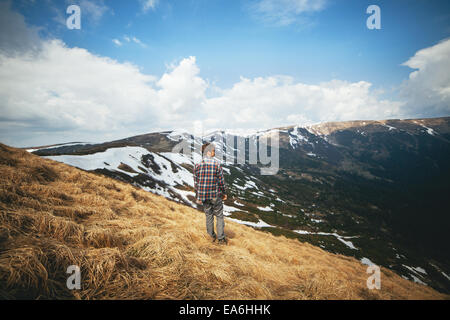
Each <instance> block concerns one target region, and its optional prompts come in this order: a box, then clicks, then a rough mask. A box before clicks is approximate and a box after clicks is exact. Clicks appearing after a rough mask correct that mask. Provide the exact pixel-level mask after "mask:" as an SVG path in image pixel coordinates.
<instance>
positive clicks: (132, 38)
mask: <svg viewBox="0 0 450 320" xmlns="http://www.w3.org/2000/svg"><path fill="white" fill-rule="evenodd" d="M123 39H124V40H125V41H126V42H129V43H130V42H134V43H136V44H138V45H140V46H141V47H143V48H147V45H146V44H145V43H143V42H142V41H141V40H140V39H138V38H136V37H134V36H131V37H130V36H127V35H125V36H123Z"/></svg>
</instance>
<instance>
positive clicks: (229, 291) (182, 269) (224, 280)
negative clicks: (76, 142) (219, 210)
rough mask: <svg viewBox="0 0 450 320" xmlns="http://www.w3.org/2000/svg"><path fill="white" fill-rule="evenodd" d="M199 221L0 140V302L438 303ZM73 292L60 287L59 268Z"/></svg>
mask: <svg viewBox="0 0 450 320" xmlns="http://www.w3.org/2000/svg"><path fill="white" fill-rule="evenodd" d="M225 231H226V234H227V236H228V238H229V245H228V246H220V245H217V244H213V243H211V241H210V239H209V237H208V236H207V234H206V232H205V219H204V215H203V214H202V213H201V212H199V211H197V210H195V209H192V208H189V207H187V206H184V205H181V204H177V203H174V202H172V201H169V200H167V199H165V198H163V197H160V196H157V195H154V194H151V193H148V192H145V191H143V190H140V189H137V188H135V187H133V186H131V185H128V184H126V183H122V182H119V181H116V180H113V179H110V178H107V177H103V176H100V175H96V174H93V173H88V172H84V171H82V170H78V169H76V168H73V167H70V166H68V165H65V164H61V163H58V162H55V161H51V160H46V159H42V158H40V157H38V156H35V155H32V154H29V153H27V152H26V151H23V150H19V149H15V148H10V147H7V146H5V145H2V144H0V298H3V299H17V298H26V299H55V298H58V299H442V298H443V299H446V298H448V296H445V295H442V294H440V293H438V292H436V291H434V290H432V289H431V288H428V287H426V286H422V285H418V284H415V283H412V282H410V281H407V280H404V279H402V278H401V277H399V276H398V275H396V274H394V273H393V272H391V271H389V270H386V269H383V268H382V276H381V285H382V288H381V290H368V289H367V287H366V279H367V277H368V274H366V267H365V266H363V265H362V264H361V263H360V262H359V261H357V260H356V259H354V258H349V257H345V256H341V255H334V254H331V253H328V252H326V251H323V250H322V249H320V248H317V247H314V246H312V245H310V244H307V243H301V242H299V241H297V240H293V239H287V238H284V237H275V236H273V235H271V234H268V233H265V232H261V231H257V230H254V229H251V228H249V227H246V226H242V225H239V224H236V223H234V222H230V221H226V227H225ZM70 265H78V266H80V268H81V278H82V289H81V290H72V291H71V290H68V289H67V287H66V280H67V277H68V276H69V275H68V274H66V270H67V267H68V266H70Z"/></svg>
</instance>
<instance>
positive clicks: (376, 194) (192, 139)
mask: <svg viewBox="0 0 450 320" xmlns="http://www.w3.org/2000/svg"><path fill="white" fill-rule="evenodd" d="M273 134H276V135H277V136H278V137H279V143H278V146H277V148H276V150H272V151H271V152H274V151H275V152H277V154H279V168H278V170H277V172H276V174H273V175H263V174H261V168H262V167H263V166H262V165H260V164H254V163H251V161H249V158H248V157H245V159H244V160H245V161H244V163H242V161H241V162H240V163H238V161H237V158H238V157H237V155H238V154H239V152H242V150H238V148H237V147H236V145H237V141H238V140H240V141H244V146H245V151H246V152H249V150H250V147H251V144H252V143H254V142H255V141H256V143H257V149H258V150H260V148H262V147H264V144H263V143H259V142H258V141H264V139H265V138H266V137H270V136H272V135H273ZM205 141H214V143H215V144H216V148H217V149H219V150H222V151H223V154H224V155H226V157H225V158H220V159H219V160H221V161H222V162H223V169H224V175H225V181H226V183H227V188H228V195H229V197H228V200H226V201H225V205H224V212H225V215H226V216H227V219H228V220H229V221H234V222H237V223H240V224H244V225H248V226H251V227H253V228H256V229H258V230H262V231H265V232H268V233H271V234H273V235H275V236H285V237H288V238H293V239H297V240H299V241H300V242H307V243H310V244H312V245H314V246H318V247H320V248H322V249H323V250H326V251H328V252H331V253H336V254H342V255H346V256H351V257H354V258H356V259H358V260H360V261H361V262H362V263H363V264H367V265H371V264H377V265H380V266H382V267H385V268H387V269H390V270H392V271H393V272H395V273H397V274H398V275H400V276H402V277H403V278H405V279H408V280H411V281H414V282H417V283H420V284H425V285H428V286H430V287H432V288H434V289H436V290H438V291H441V292H445V293H448V292H450V276H449V275H450V252H449V250H448V243H450V236H449V233H448V230H449V229H450V217H449V215H448V212H449V209H448V208H450V199H449V197H448V193H449V181H450V162H449V159H450V117H444V118H433V119H403V120H399V119H392V120H383V121H347V122H328V123H321V124H316V125H309V126H301V125H295V126H287V127H281V128H272V129H269V130H264V131H260V132H257V133H254V134H252V135H248V136H237V135H235V134H232V133H230V132H227V131H215V132H212V133H209V134H206V135H201V136H196V135H193V134H192V133H189V132H184V131H165V132H154V133H149V134H143V135H139V136H134V137H129V138H125V139H121V140H115V141H111V142H104V143H87V142H71V143H65V144H59V145H51V146H40V147H30V148H26V149H27V151H29V152H31V153H33V154H36V155H39V156H41V157H43V158H47V159H51V160H56V161H59V162H63V163H66V164H69V165H71V166H75V167H78V168H80V169H83V170H86V171H91V172H95V173H98V174H101V175H104V176H108V177H111V178H114V179H117V180H121V181H123V182H126V183H129V184H132V185H134V186H135V187H138V188H141V189H143V190H145V191H149V192H152V193H156V194H158V195H162V196H164V197H166V198H168V199H170V200H172V201H176V202H179V203H182V204H185V205H188V206H191V207H193V208H197V205H196V204H195V201H194V196H195V193H194V189H193V176H192V169H193V165H194V163H196V162H197V161H199V159H200V156H199V155H198V154H195V153H194V152H191V153H183V154H182V153H179V152H174V148H176V146H178V145H180V143H185V144H187V145H189V146H192V148H191V151H195V150H196V148H197V150H198V147H199V146H200V145H201V144H202V143H203V142H205ZM230 159H231V160H230Z"/></svg>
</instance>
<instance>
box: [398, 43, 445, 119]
mask: <svg viewBox="0 0 450 320" xmlns="http://www.w3.org/2000/svg"><path fill="white" fill-rule="evenodd" d="M403 65H404V66H407V67H410V68H412V69H416V70H415V71H413V72H411V73H410V75H409V79H408V80H405V81H404V82H403V84H402V87H401V94H402V96H403V97H404V99H407V100H408V104H407V106H406V107H405V108H407V110H408V111H409V113H411V114H417V115H421V116H436V115H446V116H448V115H449V114H450V72H449V70H450V39H445V40H443V41H441V42H439V43H438V44H436V45H434V46H431V47H428V48H425V49H422V50H419V51H417V52H416V54H415V55H414V56H413V57H411V58H410V59H408V61H406V62H404V63H403Z"/></svg>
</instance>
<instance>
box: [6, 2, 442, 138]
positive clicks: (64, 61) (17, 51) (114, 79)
mask: <svg viewBox="0 0 450 320" xmlns="http://www.w3.org/2000/svg"><path fill="white" fill-rule="evenodd" d="M70 5H77V6H79V8H80V13H81V15H80V22H81V24H80V28H79V29H69V28H68V26H67V20H68V19H69V18H70V16H71V14H72V12H69V13H67V9H68V7H69V6H70ZM371 5H377V6H378V7H379V9H380V16H379V17H380V23H381V28H380V29H369V28H368V27H367V20H368V19H369V18H370V16H371V15H372V12H370V13H367V9H368V7H369V6H371ZM449 70H450V2H449V1H448V0H442V1H441V0H415V1H408V0H389V1H381V0H370V1H365V0H345V1H344V0H233V1H225V0H184V1H176V0H173V1H171V0H129V1H122V0H55V1H50V0H34V1H33V0H15V1H7V0H0V142H2V143H5V144H8V145H12V146H17V147H26V146H38V145H47V144H54V143H63V142H71V141H85V142H104V141H110V140H114V139H120V138H125V137H128V136H132V135H137V134H144V133H149V132H155V131H162V130H187V131H190V132H192V131H193V130H197V131H198V128H201V130H202V131H204V132H207V131H209V130H215V129H226V130H232V131H234V132H242V133H246V132H251V131H256V130H264V129H269V128H274V127H280V126H287V125H296V124H300V125H306V124H312V123H318V122H324V121H345V120H380V119H393V118H396V119H397V118H400V119H403V118H422V117H440V116H450V72H448V71H449Z"/></svg>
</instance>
